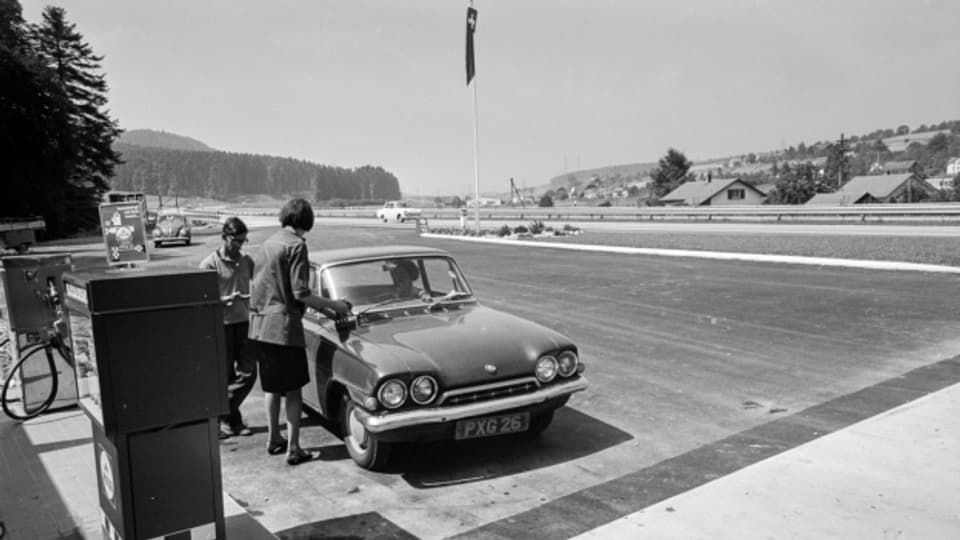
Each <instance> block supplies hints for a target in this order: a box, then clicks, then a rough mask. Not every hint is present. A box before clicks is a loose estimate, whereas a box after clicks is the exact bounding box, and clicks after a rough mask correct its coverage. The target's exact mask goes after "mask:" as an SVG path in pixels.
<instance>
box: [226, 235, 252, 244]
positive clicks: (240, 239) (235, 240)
mask: <svg viewBox="0 0 960 540" xmlns="http://www.w3.org/2000/svg"><path fill="white" fill-rule="evenodd" d="M248 241H249V240H248V239H247V237H246V236H231V237H230V243H231V244H237V245H241V246H242V245H243V244H246V243H247V242H248Z"/></svg>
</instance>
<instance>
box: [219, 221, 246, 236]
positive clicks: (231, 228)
mask: <svg viewBox="0 0 960 540" xmlns="http://www.w3.org/2000/svg"><path fill="white" fill-rule="evenodd" d="M241 234H247V224H246V223H244V222H243V220H242V219H240V218H238V217H236V216H234V217H229V218H227V220H226V221H224V222H223V230H222V231H221V234H220V236H221V237H223V238H226V237H228V236H237V235H241Z"/></svg>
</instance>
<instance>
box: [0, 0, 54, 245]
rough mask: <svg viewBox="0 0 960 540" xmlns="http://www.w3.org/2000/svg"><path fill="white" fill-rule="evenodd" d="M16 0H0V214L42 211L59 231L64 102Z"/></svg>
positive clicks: (50, 229)
mask: <svg viewBox="0 0 960 540" xmlns="http://www.w3.org/2000/svg"><path fill="white" fill-rule="evenodd" d="M28 34H29V31H28V26H27V24H26V23H25V22H24V20H23V16H22V8H21V6H20V3H19V2H17V1H16V0H0V81H2V83H0V163H2V164H3V174H2V175H0V177H2V178H3V185H2V186H0V188H2V189H3V190H4V193H5V194H6V195H5V196H3V197H0V216H4V217H25V216H36V215H39V216H42V217H43V218H44V219H45V220H46V222H47V232H48V233H52V234H57V233H58V232H60V230H61V227H60V217H59V214H58V209H59V208H60V207H62V205H63V201H64V190H63V189H62V187H61V184H62V178H63V175H64V171H65V164H64V160H63V159H62V151H61V147H60V145H59V141H58V139H57V136H56V134H57V131H58V128H57V126H58V125H59V124H60V122H59V119H60V118H61V117H62V111H63V110H64V108H65V107H66V106H67V105H68V101H67V99H66V96H65V95H64V93H63V92H62V91H61V90H60V88H59V87H58V86H57V85H56V84H55V83H54V82H53V80H52V78H51V76H50V73H49V72H48V71H47V70H46V69H45V68H44V66H43V62H42V61H41V59H40V58H39V56H38V55H36V54H35V53H34V51H33V48H32V46H31V43H30V40H29V39H28Z"/></svg>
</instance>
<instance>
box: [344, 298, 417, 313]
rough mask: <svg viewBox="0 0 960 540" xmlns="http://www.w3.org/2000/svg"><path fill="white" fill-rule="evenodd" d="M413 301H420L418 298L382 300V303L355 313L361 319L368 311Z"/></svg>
mask: <svg viewBox="0 0 960 540" xmlns="http://www.w3.org/2000/svg"><path fill="white" fill-rule="evenodd" d="M414 300H420V299H419V298H390V299H387V300H384V301H382V302H377V303H376V304H373V305H372V306H368V307H367V308H366V309H364V310H363V311H361V312H359V313H357V316H358V317H361V316H363V315H366V314H367V312H368V311H370V310H374V309H377V308H380V307H384V306H389V305H390V304H399V303H402V302H412V301H414Z"/></svg>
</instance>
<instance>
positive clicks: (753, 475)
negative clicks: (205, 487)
mask: <svg viewBox="0 0 960 540" xmlns="http://www.w3.org/2000/svg"><path fill="white" fill-rule="evenodd" d="M957 418H960V384H955V385H953V386H949V387H947V388H945V389H943V390H940V391H937V392H934V393H932V394H928V395H926V396H924V397H921V398H919V399H917V400H915V401H911V402H909V403H906V404H904V405H902V406H900V407H897V408H894V409H891V410H889V411H887V412H884V413H882V414H879V415H877V416H874V417H872V418H869V419H867V420H865V421H862V422H859V423H856V424H853V425H851V426H849V427H847V428H845V429H842V430H840V431H837V432H834V433H831V434H829V435H825V436H823V437H820V438H818V439H815V440H813V441H811V442H809V443H806V444H803V445H801V446H797V447H795V448H793V449H791V450H788V451H786V452H783V453H781V454H778V455H775V456H773V457H771V458H769V459H766V460H764V461H761V462H758V463H755V464H753V465H751V466H748V467H745V468H743V469H741V470H739V471H736V472H734V473H732V474H729V475H726V476H723V477H721V478H719V479H717V480H714V481H712V482H710V483H707V484H704V485H702V486H700V487H698V488H695V489H692V490H690V491H687V492H685V493H682V494H680V495H677V496H674V497H671V498H669V499H666V500H664V501H661V502H659V503H657V504H654V505H651V506H649V507H647V508H643V509H638V511H637V512H635V513H633V514H631V515H628V516H626V517H624V518H621V519H618V520H616V521H613V522H611V523H609V524H606V525H603V526H600V527H598V528H596V529H594V530H592V531H590V532H588V533H585V534H583V535H580V536H578V537H577V538H580V539H591V540H592V539H607V538H640V537H644V538H677V539H681V538H682V539H691V538H710V539H723V538H731V539H734V538H735V539H738V540H739V539H745V538H746V539H750V538H791V539H793V538H801V539H805V538H810V539H823V538H925V539H926V538H957V537H960V458H958V457H957V456H960V422H958V421H957ZM0 471H2V473H3V474H2V478H3V482H2V484H0V521H2V522H3V524H4V526H5V529H6V532H5V536H2V538H4V539H31V538H38V539H47V538H100V537H101V532H100V524H99V509H98V502H97V492H96V489H97V488H96V479H95V471H94V460H93V449H92V442H91V434H90V425H89V420H88V419H87V417H86V416H85V415H84V414H83V413H81V412H80V411H79V410H77V409H68V410H65V411H59V412H53V413H50V414H47V415H44V416H42V417H40V418H36V419H34V420H30V421H28V422H25V423H22V424H21V423H17V422H13V421H11V420H9V419H7V418H5V417H3V418H2V419H0ZM264 481H265V482H270V479H269V478H265V479H264ZM224 502H225V513H226V515H227V528H228V537H229V538H231V539H234V538H241V539H244V538H250V539H253V538H270V537H272V536H271V535H269V534H268V533H267V531H266V530H265V529H264V528H263V527H262V526H261V525H259V524H258V523H257V522H256V520H255V519H254V518H253V517H251V516H250V515H249V514H247V513H246V512H245V511H244V510H243V508H241V507H240V506H239V505H238V504H237V503H236V502H235V501H234V500H233V499H232V498H230V497H229V496H228V495H227V494H225V496H224Z"/></svg>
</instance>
